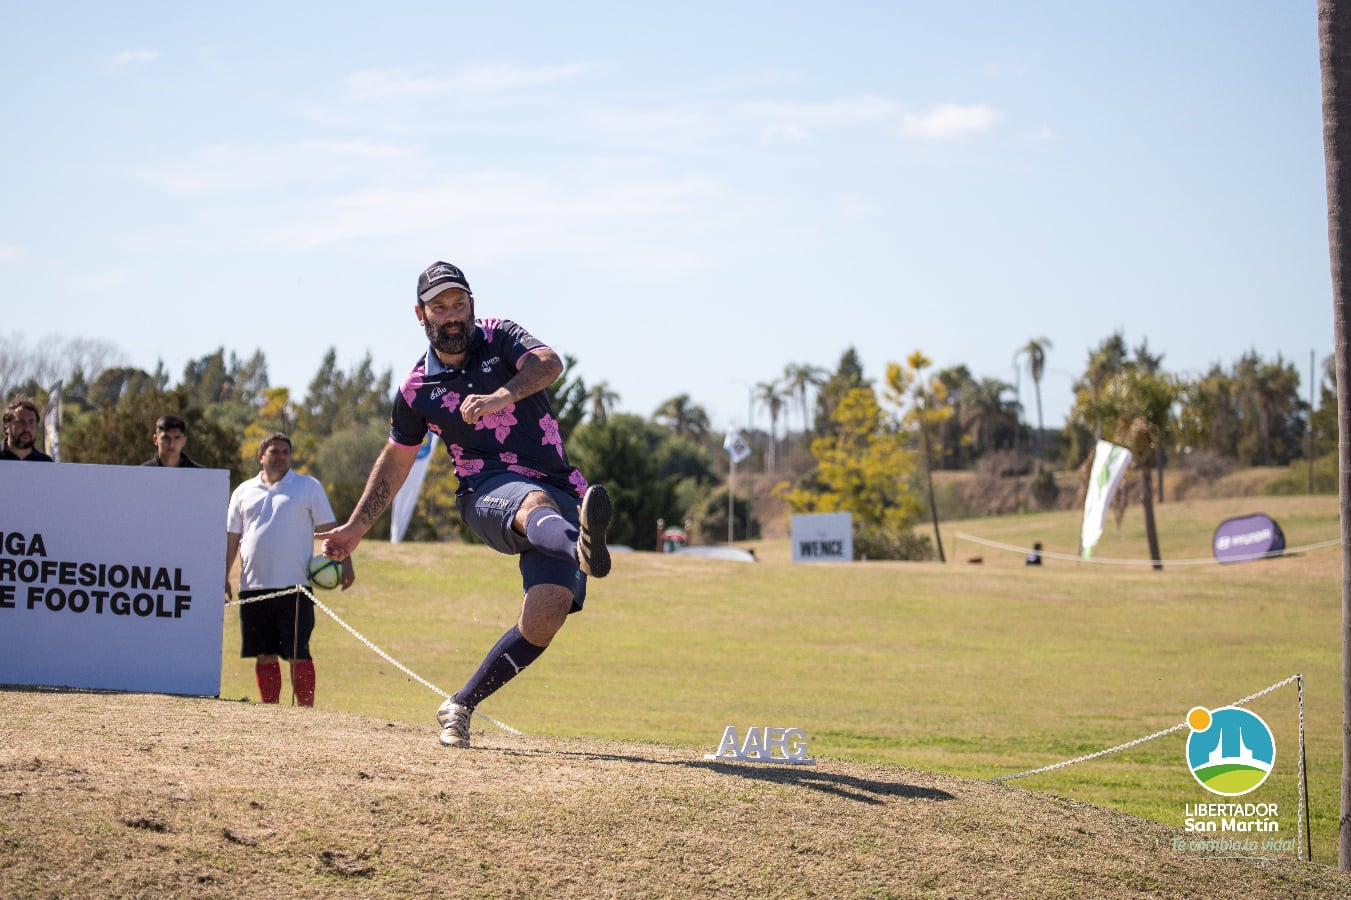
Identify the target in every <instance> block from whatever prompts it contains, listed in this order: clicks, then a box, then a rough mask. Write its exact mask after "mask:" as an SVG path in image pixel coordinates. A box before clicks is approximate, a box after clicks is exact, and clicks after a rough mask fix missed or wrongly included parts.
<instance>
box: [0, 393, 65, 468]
mask: <svg viewBox="0 0 1351 900" xmlns="http://www.w3.org/2000/svg"><path fill="white" fill-rule="evenodd" d="M41 421H42V412H41V410H39V409H38V405H37V404H36V403H34V402H33V401H32V400H30V399H28V398H27V397H15V398H14V399H13V400H11V401H9V405H8V406H6V407H5V443H4V446H3V447H0V459H13V460H19V461H22V462H51V461H52V458H51V457H50V456H48V455H47V454H45V453H43V452H42V451H41V450H39V449H38V448H37V447H34V446H33V442H34V441H35V440H37V434H38V423H39V422H41Z"/></svg>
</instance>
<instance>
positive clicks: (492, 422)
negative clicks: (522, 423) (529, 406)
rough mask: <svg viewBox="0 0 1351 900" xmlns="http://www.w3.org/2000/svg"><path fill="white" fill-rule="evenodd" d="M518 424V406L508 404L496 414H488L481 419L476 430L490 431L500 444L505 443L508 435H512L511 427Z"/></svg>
mask: <svg viewBox="0 0 1351 900" xmlns="http://www.w3.org/2000/svg"><path fill="white" fill-rule="evenodd" d="M515 424H517V422H516V404H515V403H508V404H507V405H506V406H504V407H502V408H501V409H500V410H498V411H497V412H495V413H488V414H487V415H486V416H484V417H483V418H481V419H479V420H478V422H477V424H475V425H474V428H475V430H478V431H489V430H491V431H492V433H493V435H494V436H495V437H496V438H497V442H498V443H499V444H501V443H505V442H506V440H507V435H509V434H511V426H513V425H515Z"/></svg>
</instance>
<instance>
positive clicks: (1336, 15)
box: [1318, 0, 1351, 872]
mask: <svg viewBox="0 0 1351 900" xmlns="http://www.w3.org/2000/svg"><path fill="white" fill-rule="evenodd" d="M1318 56H1319V62H1320V69H1321V75H1322V81H1323V153H1324V156H1325V159H1326V166H1327V195H1328V255H1329V257H1331V260H1332V325H1333V337H1332V346H1333V352H1334V353H1335V355H1336V357H1337V428H1338V431H1339V432H1340V433H1341V435H1342V436H1343V437H1342V439H1341V440H1340V441H1338V448H1339V450H1338V453H1339V472H1340V475H1339V478H1340V484H1341V489H1340V494H1341V498H1340V501H1339V506H1340V510H1341V523H1342V621H1343V622H1351V481H1348V476H1349V475H1351V441H1347V440H1346V439H1345V436H1346V435H1348V434H1351V385H1349V384H1348V382H1351V369H1349V368H1348V366H1351V353H1349V352H1348V341H1351V329H1349V327H1348V324H1347V323H1348V322H1351V268H1349V267H1351V247H1347V246H1346V237H1347V235H1351V3H1348V2H1345V0H1318ZM1342 721H1343V722H1351V629H1348V628H1342ZM1347 760H1351V728H1343V729H1342V794H1341V823H1342V825H1341V828H1340V829H1339V830H1338V835H1337V848H1338V852H1337V866H1338V868H1340V869H1341V870H1342V871H1343V872H1347V871H1351V825H1348V824H1347V823H1349V822H1351V787H1348V785H1351V771H1349V768H1351V764H1348V762H1347Z"/></svg>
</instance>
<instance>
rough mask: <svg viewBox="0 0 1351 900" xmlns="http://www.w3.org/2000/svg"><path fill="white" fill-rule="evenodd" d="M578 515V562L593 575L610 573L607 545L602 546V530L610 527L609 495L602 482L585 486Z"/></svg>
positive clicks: (603, 533) (603, 534)
mask: <svg viewBox="0 0 1351 900" xmlns="http://www.w3.org/2000/svg"><path fill="white" fill-rule="evenodd" d="M580 518H581V522H582V527H581V530H580V531H579V532H578V534H577V562H578V564H579V565H580V566H581V567H582V571H583V572H585V573H586V574H587V575H589V576H591V577H592V578H604V577H605V576H606V575H609V574H610V548H609V547H607V546H605V531H606V529H608V528H609V527H610V495H609V493H608V492H607V491H606V490H605V488H604V487H603V486H602V485H599V484H593V485H591V486H590V487H588V488H587V489H586V493H585V494H584V495H583V496H582V512H581V516H580Z"/></svg>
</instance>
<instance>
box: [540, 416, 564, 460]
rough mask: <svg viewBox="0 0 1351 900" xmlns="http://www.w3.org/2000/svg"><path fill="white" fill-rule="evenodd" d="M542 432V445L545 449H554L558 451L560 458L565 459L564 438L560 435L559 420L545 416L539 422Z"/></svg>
mask: <svg viewBox="0 0 1351 900" xmlns="http://www.w3.org/2000/svg"><path fill="white" fill-rule="evenodd" d="M539 427H540V430H541V431H543V432H544V437H543V439H541V440H540V443H541V444H542V445H544V446H545V447H553V448H554V449H555V450H557V451H558V458H559V459H562V458H563V436H562V435H561V434H559V433H558V420H557V419H555V418H554V417H553V416H545V417H544V418H542V419H540V420H539Z"/></svg>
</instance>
